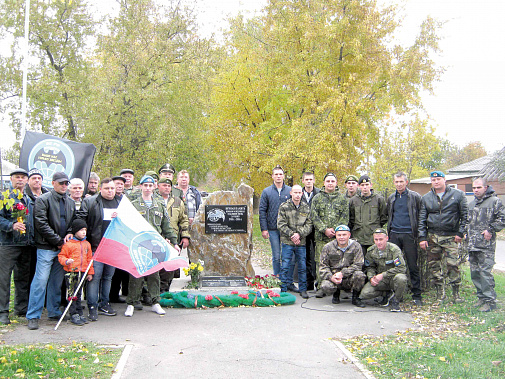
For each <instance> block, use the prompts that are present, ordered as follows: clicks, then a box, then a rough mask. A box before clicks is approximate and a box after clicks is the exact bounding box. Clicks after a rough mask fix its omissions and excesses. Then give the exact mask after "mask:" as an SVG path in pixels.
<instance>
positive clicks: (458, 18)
mask: <svg viewBox="0 0 505 379" xmlns="http://www.w3.org/2000/svg"><path fill="white" fill-rule="evenodd" d="M89 1H90V3H93V4H97V9H100V10H101V11H104V10H105V11H108V10H110V9H114V8H115V1H114V0H89ZM187 1H189V2H191V0H187ZM379 2H380V3H391V1H388V0H379ZM197 3H198V6H197V10H198V12H199V15H198V18H197V20H198V23H199V24H200V27H201V30H202V33H203V34H204V35H205V36H209V35H210V34H212V33H216V34H218V35H219V34H220V31H221V30H222V29H224V28H226V25H227V24H226V21H225V19H226V18H227V17H228V16H230V15H236V14H237V13H238V12H245V13H247V14H249V15H251V14H253V13H254V12H255V11H259V10H261V8H262V7H263V6H264V5H265V4H266V3H267V0H254V1H252V0H249V1H242V0H197ZM404 9H405V14H406V19H405V21H404V28H403V30H402V32H401V34H400V35H401V37H402V40H403V41H405V42H406V43H409V42H411V41H413V38H414V37H415V35H416V33H417V31H418V29H419V25H420V24H421V22H422V20H423V19H424V18H426V16H428V15H431V16H433V17H435V18H437V19H439V20H441V21H447V23H446V24H445V26H444V28H443V30H442V32H441V35H442V37H443V38H444V39H443V40H442V41H441V48H442V50H443V53H442V55H441V56H439V57H436V62H437V63H438V64H440V65H442V66H444V67H446V70H447V71H446V72H445V74H444V75H443V76H442V79H441V82H440V83H437V84H436V88H435V96H429V95H428V94H426V95H425V96H424V97H423V103H424V105H425V108H426V110H427V112H428V114H429V115H430V117H431V120H432V124H433V125H434V126H435V127H436V134H437V135H439V136H444V137H447V138H449V139H450V140H451V141H452V142H453V143H455V144H457V145H459V146H464V145H465V144H467V143H468V142H472V141H481V142H482V144H483V145H484V147H485V148H486V149H487V150H488V152H494V151H495V150H498V149H500V148H502V147H503V146H504V145H505V138H504V137H503V136H502V134H501V130H502V129H503V127H504V126H505V116H504V111H503V108H501V107H502V106H503V104H504V103H505V95H504V89H505V75H504V73H503V70H504V68H505V51H504V43H503V40H504V35H505V22H504V19H505V1H504V0H479V1H475V0H410V1H407V2H406V5H405V8H404ZM1 128H2V133H1V135H2V138H1V139H0V146H1V147H2V148H8V147H10V146H11V145H12V144H13V142H14V137H13V134H12V132H10V130H9V128H8V126H7V125H5V124H2V125H1Z"/></svg>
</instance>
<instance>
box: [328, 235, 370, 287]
mask: <svg viewBox="0 0 505 379" xmlns="http://www.w3.org/2000/svg"><path fill="white" fill-rule="evenodd" d="M363 263H364V259H363V251H362V250H361V245H360V244H359V243H357V242H356V241H354V240H349V244H348V245H347V248H346V249H345V251H342V250H341V249H340V248H339V247H338V242H337V240H333V241H331V242H330V243H327V244H326V245H324V247H323V251H322V252H321V262H320V263H319V274H320V275H321V279H323V280H330V278H331V277H332V276H333V274H335V273H336V272H341V273H342V275H343V277H344V278H347V277H349V276H352V274H354V272H355V271H361V270H362V268H363Z"/></svg>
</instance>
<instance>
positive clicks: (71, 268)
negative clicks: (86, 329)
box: [58, 219, 94, 326]
mask: <svg viewBox="0 0 505 379" xmlns="http://www.w3.org/2000/svg"><path fill="white" fill-rule="evenodd" d="M87 228H88V226H87V225H86V222H85V221H84V220H81V219H75V220H74V221H73V222H72V234H73V235H74V237H73V238H72V239H70V240H69V241H68V242H67V243H65V244H64V245H63V247H62V248H61V251H60V253H59V254H58V260H59V262H60V264H61V265H62V266H63V269H64V270H65V271H67V273H66V274H65V282H66V284H67V297H68V301H70V300H72V303H71V305H70V308H69V314H70V322H71V323H73V324H75V325H78V326H82V325H84V324H86V323H87V322H88V320H87V319H86V317H84V316H83V311H82V310H83V307H82V306H81V293H82V287H81V288H79V291H78V292H77V293H76V294H75V296H74V293H75V290H76V289H77V286H78V285H79V282H80V281H81V279H82V275H83V274H84V273H85V272H86V269H87V268H88V265H89V263H90V261H91V260H92V259H93V254H92V252H91V245H90V243H89V242H88V241H86V231H87ZM93 274H94V271H93V265H91V266H90V268H89V271H88V275H87V277H86V279H87V280H88V282H89V281H91V279H93Z"/></svg>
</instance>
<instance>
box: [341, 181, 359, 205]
mask: <svg viewBox="0 0 505 379" xmlns="http://www.w3.org/2000/svg"><path fill="white" fill-rule="evenodd" d="M344 183H345V188H346V190H345V194H344V196H345V198H346V199H347V200H350V199H351V197H353V196H354V195H356V194H358V193H359V187H358V178H357V177H356V176H355V175H349V176H348V177H347V178H345V182H344Z"/></svg>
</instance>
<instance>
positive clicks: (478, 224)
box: [467, 186, 505, 251]
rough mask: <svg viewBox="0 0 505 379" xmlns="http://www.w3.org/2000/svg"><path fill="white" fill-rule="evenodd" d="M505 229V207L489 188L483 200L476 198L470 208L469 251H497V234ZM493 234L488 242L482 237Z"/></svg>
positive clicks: (468, 226)
mask: <svg viewBox="0 0 505 379" xmlns="http://www.w3.org/2000/svg"><path fill="white" fill-rule="evenodd" d="M503 228H505V207H504V206H503V203H502V201H501V200H500V199H499V198H498V197H497V196H496V195H495V192H494V189H493V187H491V186H489V187H488V189H487V191H486V193H485V194H484V196H483V197H482V199H477V198H474V199H473V200H472V201H471V202H470V204H469V206H468V225H467V239H468V251H489V250H491V251H495V250H496V233H497V232H499V231H500V230H502V229H503ZM484 230H487V231H488V232H489V233H491V234H492V237H491V239H490V240H489V241H488V240H486V239H485V238H484V236H483V235H482V232H483V231H484Z"/></svg>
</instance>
